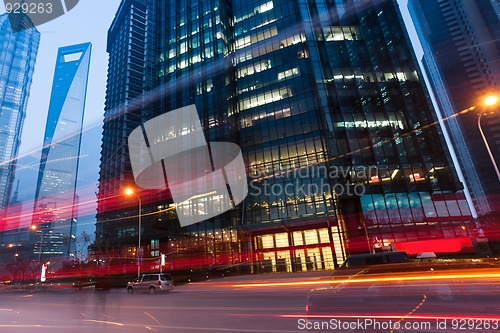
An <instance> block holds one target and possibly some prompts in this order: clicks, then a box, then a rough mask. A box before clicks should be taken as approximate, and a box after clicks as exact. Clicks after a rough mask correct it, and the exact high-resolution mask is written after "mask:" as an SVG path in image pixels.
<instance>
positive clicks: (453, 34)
mask: <svg viewBox="0 0 500 333" xmlns="http://www.w3.org/2000/svg"><path fill="white" fill-rule="evenodd" d="M408 8H409V10H410V14H411V15H412V19H413V22H414V23H415V28H416V30H417V33H418V37H419V39H420V42H421V44H422V46H423V49H424V57H423V59H422V61H423V63H424V65H425V67H426V71H427V73H428V75H429V78H430V82H431V86H432V88H433V90H434V92H435V94H436V96H438V103H439V106H440V108H441V111H442V113H443V116H444V117H449V120H446V122H445V124H446V126H447V127H448V130H449V132H450V137H451V140H452V142H453V146H454V148H455V150H456V152H457V156H458V158H459V162H460V166H461V168H462V170H463V172H464V176H465V179H466V182H467V185H468V188H469V190H470V192H471V196H472V200H473V201H474V206H475V207H476V210H477V213H478V215H479V216H485V215H487V214H488V213H492V212H497V213H498V212H499V211H500V208H499V205H498V198H499V195H500V191H499V185H500V184H499V181H498V177H497V176H496V173H495V170H494V167H493V164H492V163H491V160H490V158H489V156H488V152H487V150H486V147H485V144H484V142H483V138H482V136H481V134H480V131H479V128H478V117H479V113H480V112H481V111H482V108H483V106H482V100H483V99H484V96H485V95H487V94H490V93H494V92H496V91H497V90H498V86H499V84H500V64H499V63H498V58H499V57H500V41H499V37H500V33H499V32H500V18H499V16H498V9H499V4H498V2H497V1H467V0H444V1H426V0H425V1H424V0H410V1H408ZM472 106H477V108H476V109H475V110H473V111H470V112H465V113H463V114H460V115H457V114H458V113H459V112H460V111H462V110H465V109H468V108H470V107H472ZM482 118H483V119H482V129H483V131H484V134H485V137H486V139H487V141H488V144H489V146H490V148H491V153H492V155H493V156H494V158H495V159H496V161H499V160H500V140H498V138H499V137H500V126H498V124H499V122H500V114H499V113H498V112H487V113H485V114H484V115H483V117H482Z"/></svg>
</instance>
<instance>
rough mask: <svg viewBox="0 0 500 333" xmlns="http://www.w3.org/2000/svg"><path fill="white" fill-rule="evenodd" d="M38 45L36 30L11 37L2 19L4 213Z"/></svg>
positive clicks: (0, 199) (0, 190)
mask: <svg viewBox="0 0 500 333" xmlns="http://www.w3.org/2000/svg"><path fill="white" fill-rule="evenodd" d="M39 43H40V33H39V32H38V30H37V29H36V28H33V29H30V30H25V31H22V32H19V33H12V30H11V26H10V23H9V18H8V16H7V14H4V15H0V207H4V209H7V206H8V205H9V202H10V198H11V196H12V190H13V186H14V184H13V183H14V179H15V171H16V170H15V169H16V164H17V155H18V152H19V146H20V144H21V134H22V132H23V124H24V119H25V118H26V107H27V104H28V98H29V94H30V88H31V81H32V77H33V72H34V69H35V62H36V57H37V54H38V46H39ZM0 231H2V230H1V226H0Z"/></svg>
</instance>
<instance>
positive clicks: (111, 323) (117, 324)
mask: <svg viewBox="0 0 500 333" xmlns="http://www.w3.org/2000/svg"><path fill="white" fill-rule="evenodd" d="M82 321H90V322H93V323H103V324H110V325H116V326H125V325H124V324H122V323H115V322H114V321H105V320H94V319H83V320H82Z"/></svg>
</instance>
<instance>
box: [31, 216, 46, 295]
mask: <svg viewBox="0 0 500 333" xmlns="http://www.w3.org/2000/svg"><path fill="white" fill-rule="evenodd" d="M31 229H33V230H36V229H37V226H36V225H32V226H31ZM40 232H41V236H40V248H39V249H38V265H39V266H40V267H41V266H42V244H43V230H40ZM40 274H41V273H40ZM37 286H38V276H37V277H36V279H35V290H36V287H37Z"/></svg>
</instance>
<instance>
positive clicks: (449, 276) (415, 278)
mask: <svg viewBox="0 0 500 333" xmlns="http://www.w3.org/2000/svg"><path fill="white" fill-rule="evenodd" d="M487 278H497V279H500V273H485V274H455V275H454V274H440V275H415V276H411V275H407V276H398V277H384V278H365V279H342V280H324V281H298V282H270V283H248V284H235V285H232V287H234V288H257V287H290V286H312V285H332V284H341V283H347V284H355V283H366V282H395V281H419V280H431V281H432V280H446V279H487Z"/></svg>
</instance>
